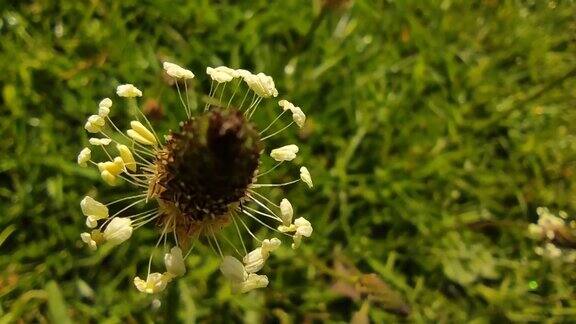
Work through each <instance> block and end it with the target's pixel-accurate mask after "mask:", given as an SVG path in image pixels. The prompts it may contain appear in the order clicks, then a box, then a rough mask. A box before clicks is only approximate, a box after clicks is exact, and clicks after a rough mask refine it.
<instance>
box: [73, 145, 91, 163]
mask: <svg viewBox="0 0 576 324" xmlns="http://www.w3.org/2000/svg"><path fill="white" fill-rule="evenodd" d="M91 155H92V151H91V150H90V149H89V148H87V147H85V148H83V149H82V151H80V153H79V154H78V159H77V160H78V165H80V166H81V167H87V166H88V165H87V164H86V162H88V161H90V159H91Z"/></svg>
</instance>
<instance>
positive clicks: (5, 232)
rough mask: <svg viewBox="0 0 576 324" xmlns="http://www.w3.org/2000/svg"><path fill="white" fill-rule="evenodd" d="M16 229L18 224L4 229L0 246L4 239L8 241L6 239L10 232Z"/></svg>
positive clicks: (0, 234)
mask: <svg viewBox="0 0 576 324" xmlns="http://www.w3.org/2000/svg"><path fill="white" fill-rule="evenodd" d="M15 230H16V226H14V225H9V226H8V227H6V228H5V229H4V230H3V231H2V233H0V246H2V244H4V241H6V239H8V236H10V234H12V233H13V232H14V231H15Z"/></svg>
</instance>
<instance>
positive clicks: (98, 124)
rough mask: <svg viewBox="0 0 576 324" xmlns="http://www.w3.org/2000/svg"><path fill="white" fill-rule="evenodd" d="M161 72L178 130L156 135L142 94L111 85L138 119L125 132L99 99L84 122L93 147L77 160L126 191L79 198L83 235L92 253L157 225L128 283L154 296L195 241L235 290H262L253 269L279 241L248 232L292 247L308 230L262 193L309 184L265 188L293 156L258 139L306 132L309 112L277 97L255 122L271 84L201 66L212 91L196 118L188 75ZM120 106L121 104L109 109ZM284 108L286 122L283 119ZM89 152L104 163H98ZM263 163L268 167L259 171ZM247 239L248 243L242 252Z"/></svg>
mask: <svg viewBox="0 0 576 324" xmlns="http://www.w3.org/2000/svg"><path fill="white" fill-rule="evenodd" d="M163 67H164V70H165V73H166V74H167V75H168V76H169V77H171V78H173V79H174V84H175V86H176V88H177V90H178V95H179V97H180V102H181V103H182V106H183V109H184V112H185V113H186V117H185V118H184V119H183V120H182V121H181V122H180V123H179V125H177V128H176V129H175V130H172V131H170V132H169V133H167V134H158V132H157V131H156V130H155V129H154V128H153V127H152V124H151V123H150V121H149V120H148V119H147V117H146V115H145V114H144V113H143V112H142V111H141V110H140V109H139V108H138V102H137V100H138V97H141V96H143V93H142V91H141V90H140V89H138V88H137V87H136V86H134V85H132V84H123V85H120V86H118V87H117V88H116V94H117V95H118V96H119V97H123V98H125V99H123V100H126V101H127V104H128V105H129V106H130V107H136V109H135V118H134V120H132V121H131V122H130V123H129V125H126V126H125V131H121V127H119V126H117V125H116V124H115V123H114V122H113V120H112V119H111V118H110V114H111V113H113V111H111V108H112V105H113V102H112V100H111V99H109V98H105V99H103V100H101V101H100V103H99V105H98V113H97V114H95V115H92V116H89V117H88V120H87V121H86V123H85V129H86V130H87V131H88V132H89V133H91V134H93V135H91V136H94V137H91V138H90V139H89V143H90V144H91V145H92V146H93V148H92V149H90V148H87V147H86V148H84V149H82V150H81V151H80V153H79V155H78V156H77V162H78V164H79V165H80V166H83V167H87V166H89V165H92V166H94V167H95V168H96V169H97V170H98V172H99V173H100V176H101V178H102V180H103V182H104V183H106V184H108V185H110V186H117V188H118V190H121V191H122V192H127V191H126V189H127V188H130V191H129V194H126V195H124V196H122V197H121V198H119V199H117V200H114V201H110V202H105V201H104V200H102V202H100V201H97V200H96V199H94V198H92V197H90V196H86V197H85V198H84V199H83V200H82V201H81V203H80V206H81V209H82V213H83V214H84V215H85V216H86V225H87V227H89V228H90V231H88V232H84V233H82V234H81V235H80V238H81V240H82V241H83V242H85V243H86V245H87V246H88V247H89V248H90V249H92V250H96V249H97V248H98V247H99V246H100V245H102V244H110V245H119V244H122V243H124V242H125V241H127V240H129V239H130V238H131V237H132V235H133V233H135V232H136V230H138V229H139V228H141V227H143V226H153V227H155V228H156V229H157V231H158V233H159V235H158V240H157V243H156V245H155V246H154V248H153V250H152V253H151V255H150V260H149V263H148V264H149V266H148V269H147V273H146V275H145V277H142V278H140V277H139V276H136V275H135V276H134V285H135V287H136V288H137V289H138V290H139V291H141V292H143V293H148V294H156V293H159V292H161V291H163V290H164V289H165V288H166V286H167V285H168V284H170V282H172V281H173V280H175V279H176V278H178V277H181V276H183V275H185V274H186V257H187V256H188V255H190V254H191V253H193V252H194V246H195V244H196V243H197V242H199V244H205V245H208V246H210V247H211V248H212V250H213V251H214V252H215V253H216V254H217V255H218V256H219V257H221V258H222V263H221V266H220V270H221V272H222V274H223V275H224V277H225V278H227V279H228V280H229V281H230V284H231V287H232V290H233V291H234V292H238V293H244V292H248V291H251V290H253V289H257V288H263V287H266V286H267V285H268V282H269V281H268V277H267V276H265V275H262V274H258V273H257V272H260V271H261V270H262V269H263V267H264V266H265V264H266V261H267V260H268V259H269V258H270V257H271V255H272V253H273V252H274V251H275V250H276V249H278V248H280V245H281V240H280V239H278V238H276V237H267V238H266V237H259V236H260V235H257V234H255V233H260V232H261V231H260V230H259V227H265V228H268V229H271V230H273V231H275V232H276V233H277V235H280V236H284V237H289V238H290V239H291V240H292V247H293V248H297V247H298V246H299V245H300V244H301V242H302V240H303V238H304V237H310V236H311V234H312V231H313V229H312V224H311V223H310V222H309V221H308V220H307V219H305V218H303V217H298V218H296V219H295V220H294V221H293V216H294V213H295V212H294V209H293V207H292V204H291V203H290V202H289V201H288V199H286V198H284V199H281V200H280V201H273V199H272V198H269V194H270V192H267V190H275V188H277V187H285V186H289V185H293V184H296V183H298V182H304V183H305V184H306V185H307V186H308V187H309V188H312V186H313V184H312V177H311V175H310V172H309V171H308V169H307V168H306V167H305V166H301V167H300V176H299V177H298V176H295V177H294V180H290V181H286V182H283V183H263V182H262V179H266V178H268V177H269V175H271V174H273V173H274V171H277V170H278V169H277V168H278V167H279V166H281V165H282V164H283V163H294V162H293V161H294V160H295V158H296V157H297V153H298V151H299V148H298V146H297V145H295V144H289V145H285V146H281V147H279V148H274V149H271V150H269V149H268V148H267V146H266V145H265V143H266V140H268V139H270V138H272V137H274V136H276V135H278V134H280V133H281V132H282V131H284V130H286V129H289V128H290V127H291V126H292V125H293V124H296V126H298V127H303V126H304V123H305V120H306V116H305V115H304V112H303V111H302V109H301V108H300V107H296V106H295V105H293V104H292V103H290V102H288V101H286V100H280V101H279V102H278V104H279V105H280V106H281V107H282V108H283V109H282V111H279V113H278V115H277V116H276V117H275V118H274V119H273V120H272V121H271V122H270V123H269V124H268V125H265V127H260V126H259V125H257V124H256V123H255V122H254V121H253V116H254V115H255V114H257V113H258V111H261V110H262V109H264V108H262V107H261V103H262V101H263V100H264V99H267V98H273V97H276V96H278V91H277V89H276V86H275V84H274V80H273V79H272V77H270V76H268V75H265V74H264V73H257V74H254V73H252V72H249V71H247V70H242V69H231V68H228V67H225V66H219V67H216V68H211V67H208V68H207V69H206V73H207V74H208V77H209V79H210V80H211V86H210V92H209V93H208V95H207V96H206V97H207V98H208V99H207V100H206V102H207V103H206V104H205V106H204V109H203V111H202V112H200V113H196V112H195V111H194V110H193V109H192V107H193V106H192V105H191V104H190V97H189V96H188V93H189V92H190V90H189V86H191V79H193V78H194V77H195V75H194V73H193V72H192V71H190V70H188V69H185V68H183V67H181V66H179V65H177V64H174V63H170V62H164V63H163ZM227 85H228V88H227ZM226 90H228V91H226ZM271 100H272V99H271ZM118 106H121V103H120V104H118V103H115V104H114V107H118ZM194 107H195V105H194ZM287 111H288V112H290V113H291V114H292V116H291V117H292V118H291V120H290V118H289V117H288V118H286V116H283V114H284V113H285V112H287ZM282 117H285V118H282ZM286 119H287V120H286ZM282 124H284V125H282ZM96 148H97V149H98V150H99V151H101V154H100V156H101V157H103V158H104V159H103V160H98V161H97V160H96V159H95V155H96V154H95V149H96ZM266 151H268V152H266ZM265 159H266V160H268V162H267V163H269V164H271V166H270V167H268V168H267V169H265V170H264V171H262V168H263V167H262V166H263V165H264V164H265V163H263V160H265ZM233 241H237V242H240V243H241V245H240V246H238V244H235V243H234V242H233ZM250 242H255V246H254V247H252V248H249V243H250ZM158 250H162V251H163V260H164V271H161V272H152V269H151V268H152V260H153V259H154V255H155V252H157V251H158ZM234 254H235V255H236V256H233V255H234Z"/></svg>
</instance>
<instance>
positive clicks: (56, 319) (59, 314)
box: [46, 281, 72, 324]
mask: <svg viewBox="0 0 576 324" xmlns="http://www.w3.org/2000/svg"><path fill="white" fill-rule="evenodd" d="M46 293H47V294H48V314H49V316H50V319H51V320H52V322H53V323H60V324H72V320H71V319H70V317H68V314H67V313H66V309H67V307H66V302H65V301H64V297H62V292H61V291H60V287H59V286H58V284H57V283H56V282H55V281H49V282H48V283H47V284H46Z"/></svg>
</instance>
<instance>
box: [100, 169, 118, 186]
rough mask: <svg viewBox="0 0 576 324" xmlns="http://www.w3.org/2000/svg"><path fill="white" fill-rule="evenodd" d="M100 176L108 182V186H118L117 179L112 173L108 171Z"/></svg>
mask: <svg viewBox="0 0 576 324" xmlns="http://www.w3.org/2000/svg"><path fill="white" fill-rule="evenodd" d="M100 176H101V177H102V180H104V182H106V183H107V184H109V185H111V186H115V185H116V179H117V177H116V176H114V175H113V174H112V173H110V172H108V171H107V170H104V171H102V172H100Z"/></svg>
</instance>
